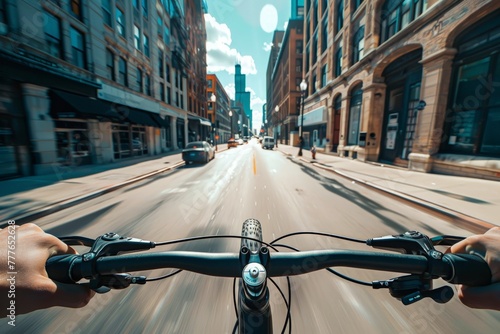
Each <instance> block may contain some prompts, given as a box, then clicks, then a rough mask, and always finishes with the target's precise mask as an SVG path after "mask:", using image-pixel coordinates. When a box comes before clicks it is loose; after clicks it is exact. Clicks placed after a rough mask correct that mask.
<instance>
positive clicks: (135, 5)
mask: <svg viewBox="0 0 500 334" xmlns="http://www.w3.org/2000/svg"><path fill="white" fill-rule="evenodd" d="M132 2H133V4H134V8H136V9H139V0H133V1H132Z"/></svg>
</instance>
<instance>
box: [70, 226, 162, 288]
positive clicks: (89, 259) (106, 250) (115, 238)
mask: <svg viewBox="0 0 500 334" xmlns="http://www.w3.org/2000/svg"><path fill="white" fill-rule="evenodd" d="M66 240H68V241H70V242H82V243H86V244H88V243H89V241H90V240H92V239H88V238H80V237H66ZM155 246H156V244H155V243H154V242H151V241H146V240H141V239H137V238H131V237H122V236H120V235H118V234H116V233H113V232H109V233H106V234H103V235H101V236H100V237H98V238H97V239H95V240H94V242H93V243H92V246H91V248H90V250H89V251H88V252H87V253H84V254H82V256H81V258H82V266H81V277H84V278H87V279H89V282H88V286H89V287H90V288H91V289H92V290H94V291H96V292H98V293H106V292H108V291H110V289H124V288H127V287H128V286H129V285H130V284H145V283H146V277H144V276H131V275H130V274H126V273H118V274H114V275H99V274H98V273H97V272H96V269H95V266H96V261H97V259H99V258H100V257H104V256H113V255H118V254H123V253H129V252H136V251H141V250H148V249H151V248H154V247H155Z"/></svg>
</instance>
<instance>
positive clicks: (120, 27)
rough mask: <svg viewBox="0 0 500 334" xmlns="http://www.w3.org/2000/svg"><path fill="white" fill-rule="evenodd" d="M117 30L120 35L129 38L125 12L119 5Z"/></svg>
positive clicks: (117, 8) (117, 9)
mask: <svg viewBox="0 0 500 334" xmlns="http://www.w3.org/2000/svg"><path fill="white" fill-rule="evenodd" d="M116 30H117V31H118V34H119V35H120V36H122V37H123V38H127V35H126V34H127V30H126V22H125V13H124V12H123V11H122V10H121V9H120V8H119V7H116Z"/></svg>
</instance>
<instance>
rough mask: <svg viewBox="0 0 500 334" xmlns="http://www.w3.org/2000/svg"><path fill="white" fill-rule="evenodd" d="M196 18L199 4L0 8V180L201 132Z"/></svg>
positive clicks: (137, 152) (160, 146)
mask: <svg viewBox="0 0 500 334" xmlns="http://www.w3.org/2000/svg"><path fill="white" fill-rule="evenodd" d="M205 12H206V3H205V1H203V0H161V1H160V0H143V1H138V0H134V1H125V0H102V1H78V0H76V1H67V0H45V1H29V0H3V1H0V178H4V177H15V176H20V175H33V174H35V175H39V174H46V173H53V172H54V167H56V166H60V165H70V166H75V165H81V164H101V163H109V162H114V161H118V160H121V159H129V158H134V157H140V156H150V155H156V154H160V153H162V152H165V151H168V150H175V149H179V148H182V147H183V146H184V145H185V143H186V142H187V141H189V140H192V139H194V138H197V137H204V136H206V135H208V134H209V133H210V131H211V130H210V127H211V124H210V122H208V120H207V119H206V118H205V117H206V114H207V100H206V94H205V91H206V81H205V76H206V59H205V58H206V50H205V40H206V33H205V25H204V16H203V15H204V13H205ZM195 23H196V24H195ZM188 55H189V57H188ZM188 78H190V79H188ZM197 78H198V79H197ZM200 78H201V79H200Z"/></svg>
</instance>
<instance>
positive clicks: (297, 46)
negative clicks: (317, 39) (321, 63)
mask: <svg viewBox="0 0 500 334" xmlns="http://www.w3.org/2000/svg"><path fill="white" fill-rule="evenodd" d="M303 49H304V43H303V41H302V40H299V41H296V42H295V53H296V54H298V55H300V54H302V50H303Z"/></svg>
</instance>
